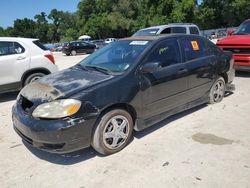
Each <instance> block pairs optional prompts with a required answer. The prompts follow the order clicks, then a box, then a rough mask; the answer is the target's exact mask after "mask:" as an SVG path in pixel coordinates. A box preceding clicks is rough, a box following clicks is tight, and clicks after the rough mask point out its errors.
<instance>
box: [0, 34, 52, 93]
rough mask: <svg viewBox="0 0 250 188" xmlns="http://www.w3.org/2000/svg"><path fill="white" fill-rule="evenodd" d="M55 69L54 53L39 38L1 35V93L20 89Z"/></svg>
mask: <svg viewBox="0 0 250 188" xmlns="http://www.w3.org/2000/svg"><path fill="white" fill-rule="evenodd" d="M55 71H57V66H56V65H55V60H54V57H53V55H52V54H51V52H50V51H49V50H47V48H46V47H44V46H43V45H42V44H41V43H40V42H39V40H38V39H27V38H14V37H13V38H10V37H0V93H4V92H8V91H18V90H20V89H21V88H22V87H23V86H25V85H27V84H29V83H30V82H33V81H35V80H37V79H39V78H41V77H43V76H44V75H47V74H50V73H52V72H55Z"/></svg>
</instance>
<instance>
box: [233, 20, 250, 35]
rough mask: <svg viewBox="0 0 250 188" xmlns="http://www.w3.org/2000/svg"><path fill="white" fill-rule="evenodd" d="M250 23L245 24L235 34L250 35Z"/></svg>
mask: <svg viewBox="0 0 250 188" xmlns="http://www.w3.org/2000/svg"><path fill="white" fill-rule="evenodd" d="M249 34H250V21H246V22H243V23H242V24H241V25H240V27H239V28H238V29H237V30H236V31H235V32H234V35H249Z"/></svg>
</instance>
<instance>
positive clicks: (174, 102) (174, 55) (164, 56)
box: [141, 39, 188, 119]
mask: <svg viewBox="0 0 250 188" xmlns="http://www.w3.org/2000/svg"><path fill="white" fill-rule="evenodd" d="M149 62H159V63H160V64H161V66H162V68H160V70H158V71H155V72H152V73H141V76H142V77H141V81H142V82H141V86H142V91H143V92H142V97H143V101H144V104H143V108H144V110H143V111H144V119H149V118H150V117H152V116H155V115H159V114H161V113H163V112H166V111H168V110H171V109H173V108H175V107H178V106H180V105H183V104H185V103H186V99H187V96H186V92H187V89H188V82H187V74H188V73H187V69H186V67H185V64H183V63H182V59H181V53H180V48H179V44H178V42H177V40H176V39H167V40H164V41H162V42H159V44H158V45H157V46H156V47H155V48H154V49H153V50H152V52H151V53H150V54H149V55H148V57H147V58H146V59H145V60H144V64H146V63H149Z"/></svg>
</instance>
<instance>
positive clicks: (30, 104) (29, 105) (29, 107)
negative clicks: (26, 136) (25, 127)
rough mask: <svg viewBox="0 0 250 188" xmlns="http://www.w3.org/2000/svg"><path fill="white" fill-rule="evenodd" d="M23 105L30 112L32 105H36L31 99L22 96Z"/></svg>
mask: <svg viewBox="0 0 250 188" xmlns="http://www.w3.org/2000/svg"><path fill="white" fill-rule="evenodd" d="M20 100H21V107H22V109H23V110H24V111H25V112H27V113H28V112H29V110H30V109H31V108H32V106H33V105H34V104H33V102H31V101H30V100H28V99H26V98H25V97H23V96H21V99H20Z"/></svg>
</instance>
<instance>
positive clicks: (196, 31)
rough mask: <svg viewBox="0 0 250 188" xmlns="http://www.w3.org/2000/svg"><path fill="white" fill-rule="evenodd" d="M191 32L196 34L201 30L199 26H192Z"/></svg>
mask: <svg viewBox="0 0 250 188" xmlns="http://www.w3.org/2000/svg"><path fill="white" fill-rule="evenodd" d="M189 29H190V34H195V35H199V30H198V29H197V27H190V28H189Z"/></svg>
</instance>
